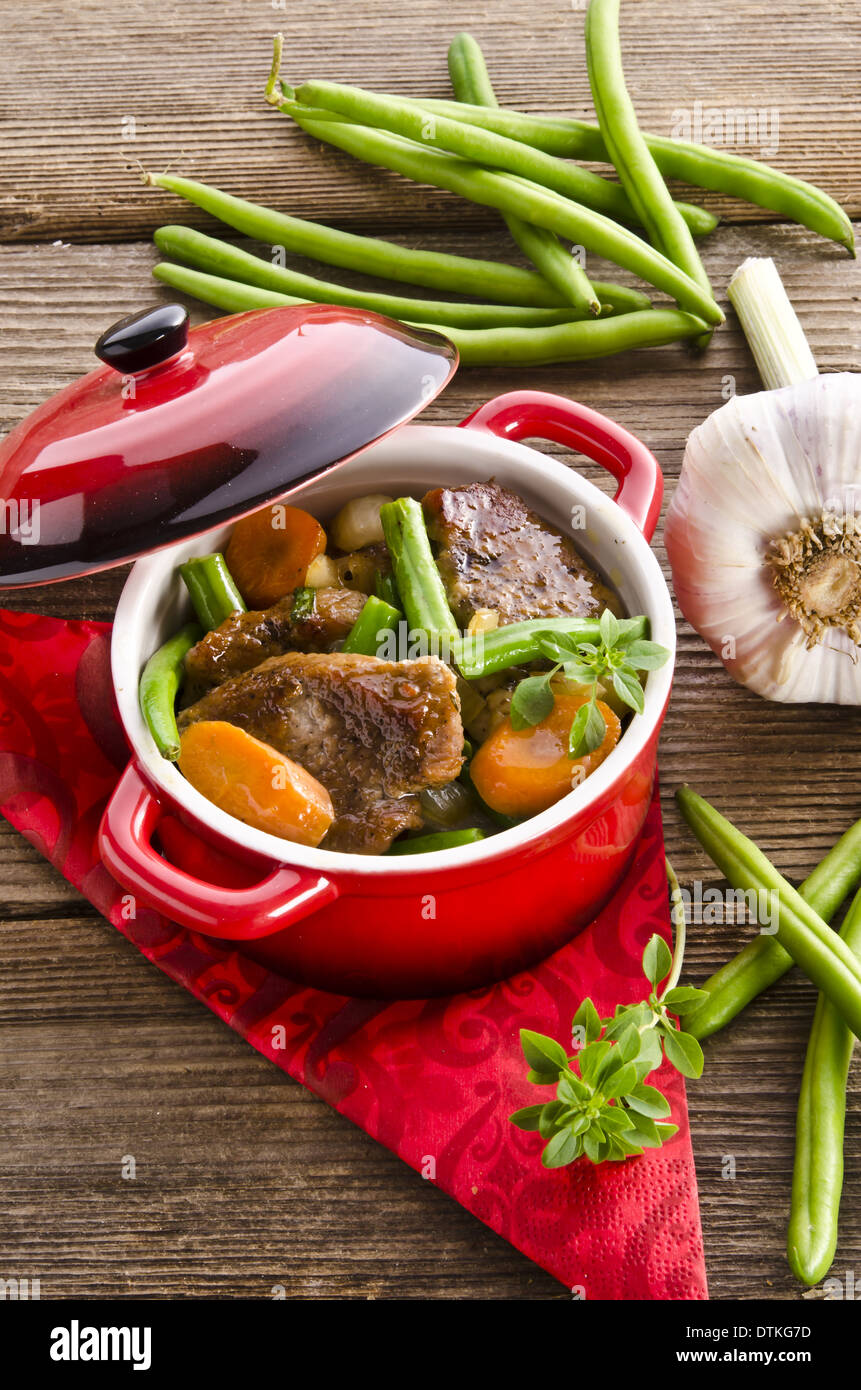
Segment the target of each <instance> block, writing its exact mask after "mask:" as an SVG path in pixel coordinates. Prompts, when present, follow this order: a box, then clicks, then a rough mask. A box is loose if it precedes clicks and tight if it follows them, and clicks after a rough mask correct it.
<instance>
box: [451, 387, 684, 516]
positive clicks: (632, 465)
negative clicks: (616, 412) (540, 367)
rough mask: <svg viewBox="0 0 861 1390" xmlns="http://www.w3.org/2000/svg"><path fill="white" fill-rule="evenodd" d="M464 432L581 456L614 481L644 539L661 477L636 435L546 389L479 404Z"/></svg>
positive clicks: (658, 500) (660, 489) (619, 500)
mask: <svg viewBox="0 0 861 1390" xmlns="http://www.w3.org/2000/svg"><path fill="white" fill-rule="evenodd" d="M461 426H462V427H463V428H465V429H483V430H489V431H490V433H491V434H497V435H499V436H500V437H501V438H502V439H514V440H521V439H551V440H553V442H554V444H565V445H567V446H568V447H569V448H572V449H576V450H577V451H578V453H581V454H585V455H586V457H587V458H590V459H592V460H593V461H594V462H595V463H600V464H601V466H602V467H603V468H606V469H607V470H608V472H610V473H612V474H613V477H614V478H617V479H618V482H619V486H618V489H617V491H616V496H615V498H614V501H615V502H617V503H618V505H619V506H620V507H621V508H622V511H623V512H625V513H626V514H627V515H628V516H629V517H630V518H631V520H632V521H633V522H634V524H635V525H636V526H637V527H638V528H639V529H640V530H641V531H642V533H643V535H644V536H645V537H646V540H648V541H650V540H651V539H652V535H653V533H654V530H655V527H656V526H657V524H658V516H659V514H660V510H661V498H662V496H663V491H664V479H663V474H662V473H661V469H660V466H659V464H658V460H657V459H656V458H655V456H654V454H653V453H652V452H651V450H649V449H647V448H646V446H645V444H643V443H642V442H641V441H640V440H639V439H637V437H636V436H635V435H633V434H630V433H629V432H628V430H626V429H623V428H622V426H621V425H617V424H616V422H615V420H610V419H608V418H607V416H606V415H599V413H598V411H597V410H590V409H589V407H588V406H586V405H579V404H578V402H577V401H569V400H567V399H566V397H565V396H554V395H551V394H550V392H549V391H509V392H507V393H506V394H505V395H503V396H496V397H495V398H494V399H493V400H492V401H488V402H487V404H486V405H482V406H479V408H478V410H476V411H473V413H472V415H468V416H467V418H466V419H465V420H462V421H461Z"/></svg>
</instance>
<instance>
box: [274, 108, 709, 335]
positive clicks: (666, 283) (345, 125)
mask: <svg viewBox="0 0 861 1390" xmlns="http://www.w3.org/2000/svg"><path fill="white" fill-rule="evenodd" d="M278 109H279V110H280V111H283V112H284V113H285V114H286V115H289V116H292V118H293V120H294V121H296V123H297V125H299V126H301V127H302V129H303V130H306V131H308V133H309V134H311V135H314V136H316V137H317V139H319V140H323V141H324V142H326V143H327V144H331V145H335V146H336V147H337V148H338V149H342V150H346V151H347V153H349V154H352V155H354V156H355V157H356V158H357V159H361V160H364V161H365V162H366V163H369V164H376V165H381V166H382V167H383V168H385V169H392V170H393V171H395V172H396V173H400V174H404V175H405V176H406V177H407V178H411V179H414V180H415V181H416V182H418V183H429V184H432V185H434V186H435V187H438V188H446V189H448V190H449V191H450V192H452V193H458V194H460V195H461V196H462V197H464V198H468V199H470V200H471V201H472V202H474V203H480V204H482V205H484V206H486V207H494V208H496V209H497V210H498V211H500V212H504V213H513V214H514V215H515V216H516V217H521V218H523V219H524V220H525V221H528V222H533V223H535V224H536V225H537V226H539V227H547V228H548V229H549V230H550V231H553V232H557V233H558V234H559V235H560V236H565V237H569V238H570V239H571V240H572V241H573V242H575V243H576V244H577V245H582V246H584V247H585V248H586V250H587V251H589V252H590V253H593V254H594V255H599V256H605V257H606V258H607V260H610V261H613V262H614V263H615V264H616V265H620V266H624V267H625V268H626V269H627V270H630V271H631V272H632V273H633V274H635V275H639V276H640V277H641V278H642V279H643V280H645V281H646V282H647V283H648V284H651V285H654V286H655V287H656V288H657V289H660V290H663V291H664V292H665V293H666V294H668V295H671V296H672V298H673V299H675V300H676V302H677V303H678V304H679V305H680V306H681V307H682V308H684V309H687V310H688V311H689V312H690V313H692V314H696V315H698V316H699V317H700V318H702V319H704V320H705V321H706V323H722V322H723V317H724V316H723V314H722V312H721V310H720V309H719V308H718V306H717V305H716V304H715V302H714V300H713V299H712V297H711V295H710V294H707V293H706V291H705V290H704V289H703V288H702V286H701V285H698V284H697V283H696V281H694V280H692V279H691V278H690V276H689V275H686V274H685V273H684V271H682V270H679V268H678V266H675V265H673V263H672V262H671V261H669V260H668V259H667V257H666V256H664V255H663V254H662V253H661V252H660V251H658V250H656V249H655V248H654V247H652V246H649V244H648V243H647V242H645V241H643V240H641V238H640V237H638V236H637V235H636V234H635V233H634V232H632V231H630V230H629V229H628V228H626V227H622V226H620V225H618V224H617V223H615V222H612V221H611V220H610V218H609V217H605V216H604V215H603V214H602V213H600V212H593V211H592V210H591V209H590V208H584V207H582V206H581V205H580V204H578V203H573V202H571V201H570V200H568V199H566V198H562V197H560V196H559V194H558V193H553V192H551V191H550V190H549V189H547V188H542V187H541V186H540V185H539V184H536V183H531V182H530V181H529V180H528V179H524V178H521V177H520V176H519V175H515V174H507V173H501V172H500V171H498V170H496V169H484V168H481V167H479V166H478V165H476V164H470V163H469V162H468V161H467V160H463V159H461V158H460V157H459V156H458V155H452V154H448V153H447V152H444V151H442V150H432V149H428V148H426V147H422V146H420V145H417V144H416V143H415V142H414V141H410V140H404V139H403V138H402V137H401V136H399V135H391V134H389V133H388V132H387V131H382V130H376V129H374V128H373V127H370V126H358V125H353V124H352V123H351V122H350V121H348V120H347V119H346V118H345V117H343V116H339V115H338V114H337V113H336V112H330V111H324V110H323V109H322V108H321V107H306V106H304V105H303V104H302V103H301V102H297V101H293V100H288V99H285V100H283V101H279V103H278Z"/></svg>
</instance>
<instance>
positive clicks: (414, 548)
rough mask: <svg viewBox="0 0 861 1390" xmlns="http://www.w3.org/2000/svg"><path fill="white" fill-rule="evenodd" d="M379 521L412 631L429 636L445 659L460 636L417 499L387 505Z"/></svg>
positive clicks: (403, 498) (383, 508)
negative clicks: (444, 649)
mask: <svg viewBox="0 0 861 1390" xmlns="http://www.w3.org/2000/svg"><path fill="white" fill-rule="evenodd" d="M380 520H381V521H382V523H383V535H384V536H385V538H386V545H387V546H388V550H389V554H390V555H391V557H392V568H393V570H394V573H395V583H396V584H397V586H398V593H399V594H400V596H401V601H402V603H403V606H404V612H405V613H406V616H407V622H408V623H409V626H410V630H411V631H413V632H425V633H427V635H428V637H429V638H430V639H431V642H432V644H433V645H434V646H437V647H439V649H440V651H439V654H440V655H444V654H445V653H444V651H443V650H442V649H443V648H444V647H446V646H447V645H448V644H450V643H452V642H453V641H454V640H455V639H457V638H458V637H459V635H460V634H459V632H458V627H457V623H456V622H455V620H454V618H453V617H452V613H451V609H450V608H449V606H448V599H447V598H446V593H445V589H444V588H443V582H442V579H441V578H440V573H439V570H438V569H437V567H436V561H435V560H434V558H433V554H432V552H431V547H430V540H429V539H428V533H427V529H426V527H425V520H424V514H423V512H422V507H421V503H420V502H417V501H416V499H415V498H414V497H399V498H398V499H397V501H396V502H386V503H385V505H384V506H382V507H381V508H380Z"/></svg>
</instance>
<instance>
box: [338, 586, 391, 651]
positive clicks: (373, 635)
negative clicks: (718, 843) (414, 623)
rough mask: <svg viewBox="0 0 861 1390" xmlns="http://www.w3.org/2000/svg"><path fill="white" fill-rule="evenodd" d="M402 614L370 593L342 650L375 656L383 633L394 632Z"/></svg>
mask: <svg viewBox="0 0 861 1390" xmlns="http://www.w3.org/2000/svg"><path fill="white" fill-rule="evenodd" d="M402 616H403V614H402V613H401V612H400V611H399V610H398V609H397V608H393V607H392V605H391V604H389V603H386V602H385V601H384V600H383V599H381V598H377V597H376V595H375V594H371V595H370V597H369V598H367V599H366V600H365V606H364V608H363V609H362V611H361V613H360V614H359V616H358V618H357V619H356V621H355V622H354V624H353V626H352V628H351V629H350V631H349V632H348V633H347V637H346V639H345V641H344V646H343V648H342V650H343V651H345V652H358V653H359V654H360V655H361V656H376V655H377V648H378V647H379V645H380V642H381V640H382V638H383V636H384V634H385V633H386V632H396V631H397V627H398V623H399V622H400V620H401V618H402Z"/></svg>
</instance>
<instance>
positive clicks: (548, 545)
mask: <svg viewBox="0 0 861 1390" xmlns="http://www.w3.org/2000/svg"><path fill="white" fill-rule="evenodd" d="M422 506H423V507H424V513H425V521H426V523H427V528H428V533H429V535H430V537H431V540H433V541H435V542H436V543H437V546H438V551H437V564H438V566H439V571H440V574H441V575H442V579H443V583H444V585H445V588H446V593H447V594H448V601H449V603H450V605H451V610H452V612H453V613H454V616H455V617H456V618H457V621H458V622H459V623H460V625H461V627H466V626H467V624H468V623H469V620H470V618H471V617H472V616H473V614H474V613H475V612H476V611H477V610H478V609H479V608H491V609H495V610H496V612H498V614H499V623H500V626H503V625H504V624H506V623H515V622H520V621H521V620H523V619H526V618H567V617H572V618H580V617H583V618H586V617H590V616H592V615H593V614H596V613H599V612H600V611H601V609H603V608H610V609H612V610H613V611H614V612H618V599H617V598H616V596H615V594H613V593H612V592H611V591H610V590H609V589H608V588H607V587H606V585H605V584H604V583H603V582H602V581H601V579H600V578H599V577H598V575H597V574H595V573H594V571H593V570H591V569H590V568H589V566H588V565H587V564H586V562H585V560H584V559H583V558H582V556H581V555H580V554H578V552H577V550H576V548H575V546H574V544H573V542H572V541H570V540H569V539H568V537H567V536H563V534H562V532H561V531H557V530H556V529H555V527H553V526H549V525H548V524H547V522H546V521H542V520H541V517H540V516H536V514H535V512H533V511H530V509H529V507H527V505H526V503H525V502H524V501H523V498H522V497H518V496H517V493H515V492H510V491H509V490H508V488H504V487H500V486H499V484H498V483H494V482H492V481H491V482H488V483H470V484H469V485H468V486H467V487H459V488H434V489H433V491H432V492H429V493H427V495H426V496H425V497H424V499H423V502H422Z"/></svg>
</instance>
